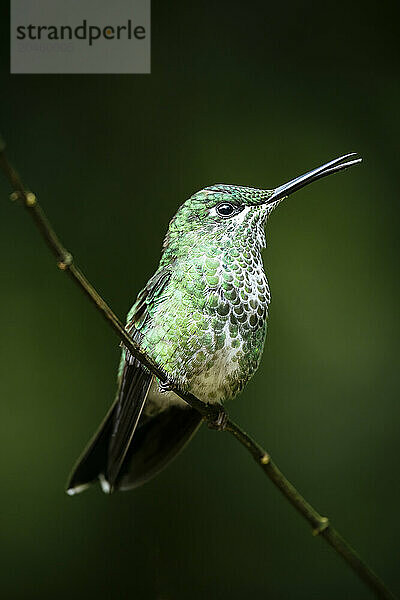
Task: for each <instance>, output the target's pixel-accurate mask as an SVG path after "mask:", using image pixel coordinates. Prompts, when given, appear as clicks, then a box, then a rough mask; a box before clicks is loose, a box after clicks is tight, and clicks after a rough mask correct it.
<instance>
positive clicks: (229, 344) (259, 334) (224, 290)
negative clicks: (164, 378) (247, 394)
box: [128, 186, 272, 402]
mask: <svg viewBox="0 0 400 600" xmlns="http://www.w3.org/2000/svg"><path fill="white" fill-rule="evenodd" d="M270 194H271V192H265V191H261V190H254V189H252V188H243V187H238V186H213V187H211V188H206V189H205V190H202V191H201V192H198V193H197V194H195V195H194V196H192V198H190V199H189V200H187V201H186V202H185V204H184V205H183V206H182V207H181V208H180V210H179V211H178V213H177V214H176V216H175V217H174V219H173V220H172V221H171V223H170V226H169V231H168V234H167V237H166V240H165V244H164V251H163V255H162V258H161V261H160V266H159V269H158V271H157V272H156V274H155V275H154V277H153V278H152V279H151V280H150V281H149V283H148V285H147V286H146V288H145V289H144V290H142V292H141V293H140V294H139V297H138V300H137V302H136V303H135V305H134V306H133V308H132V310H131V312H130V314H129V316H128V328H131V329H132V328H133V327H134V328H136V329H137V330H138V331H139V332H140V344H141V346H142V348H143V349H144V350H145V351H146V353H147V354H148V355H149V356H151V358H152V359H153V360H154V361H155V362H156V363H157V364H158V365H159V366H160V367H162V368H163V370H164V371H165V372H166V373H167V375H168V377H169V379H170V380H171V382H173V383H175V384H177V385H179V386H180V387H182V388H184V389H190V391H192V392H193V393H195V394H196V395H197V396H199V398H200V399H203V400H204V401H208V402H210V401H211V402H213V401H214V402H215V401H219V402H223V401H225V400H229V399H230V398H232V397H233V396H235V394H236V393H237V392H238V391H239V390H240V389H242V388H243V386H244V384H245V383H246V382H247V380H248V379H249V377H251V375H252V374H253V373H254V371H255V370H256V369H257V366H258V364H259V362H260V358H261V354H262V350H263V345H264V339H265V332H266V320H267V307H268V302H269V297H270V296H269V289H268V284H267V280H266V277H265V274H264V270H263V266H262V259H261V250H262V248H263V246H264V245H265V237H264V223H265V219H266V217H267V214H268V212H270V210H271V209H272V206H271V205H270V206H268V205H261V206H255V205H254V203H255V202H257V203H258V202H260V200H262V198H265V197H268V195H270ZM223 203H227V204H228V203H229V205H231V206H233V207H234V214H233V215H231V216H228V217H224V216H220V215H219V214H218V213H217V211H216V207H218V206H219V205H221V204H223ZM143 305H145V308H144V306H143Z"/></svg>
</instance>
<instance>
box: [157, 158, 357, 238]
mask: <svg viewBox="0 0 400 600" xmlns="http://www.w3.org/2000/svg"><path fill="white" fill-rule="evenodd" d="M360 162H361V158H357V157H356V153H354V152H353V153H351V154H346V155H344V156H341V157H339V158H336V159H334V160H331V161H330V162H327V163H325V164H324V165H322V166H320V167H317V168H316V169H313V170H312V171H308V172H307V173H305V174H304V175H300V176H299V177H296V178H295V179H292V180H291V181H289V182H287V183H284V184H283V185H280V186H279V187H277V188H275V189H270V190H261V189H257V188H250V187H243V186H238V185H225V184H217V185H212V186H210V187H207V188H204V189H203V190H200V191H199V192H196V193H195V194H194V195H193V196H191V197H190V198H189V199H188V200H186V202H185V203H184V204H182V206H181V207H180V208H179V210H178V212H177V213H176V215H175V217H174V218H173V219H172V221H171V222H170V226H169V231H168V234H167V237H166V239H165V243H164V247H166V246H168V245H169V244H170V242H171V241H172V240H175V241H176V242H177V243H179V244H183V246H186V247H187V246H188V245H189V246H191V245H193V243H196V240H198V239H199V237H200V238H201V237H202V236H206V237H207V238H210V236H211V239H215V240H217V241H218V240H220V239H221V238H222V239H224V240H226V239H232V238H237V237H238V236H240V237H245V238H246V239H247V241H248V243H250V244H251V241H252V240H253V241H254V242H255V243H258V245H260V246H264V245H265V236H264V225H265V222H266V220H267V218H268V216H269V214H270V213H271V212H272V211H273V209H274V208H276V206H278V204H280V203H281V202H282V200H283V199H284V198H286V197H287V196H289V195H291V194H293V193H294V192H296V191H297V190H299V189H301V188H302V187H304V186H306V185H308V184H309V183H312V182H314V181H317V180H318V179H321V178H322V177H326V176H327V175H331V174H333V173H338V172H339V171H342V170H343V169H347V168H348V167H351V166H352V165H355V164H358V163H360Z"/></svg>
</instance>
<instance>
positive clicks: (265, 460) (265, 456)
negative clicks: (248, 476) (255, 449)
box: [260, 452, 271, 465]
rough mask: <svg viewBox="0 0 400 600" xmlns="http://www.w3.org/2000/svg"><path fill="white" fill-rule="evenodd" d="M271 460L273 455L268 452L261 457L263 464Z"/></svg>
mask: <svg viewBox="0 0 400 600" xmlns="http://www.w3.org/2000/svg"><path fill="white" fill-rule="evenodd" d="M270 462H271V457H270V455H269V454H268V453H267V452H266V453H265V454H263V455H262V457H261V458H260V463H261V464H262V465H268V464H269V463H270Z"/></svg>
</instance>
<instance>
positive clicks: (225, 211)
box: [216, 202, 235, 217]
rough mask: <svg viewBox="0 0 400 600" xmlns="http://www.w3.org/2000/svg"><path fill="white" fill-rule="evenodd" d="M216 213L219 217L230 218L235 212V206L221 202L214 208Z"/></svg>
mask: <svg viewBox="0 0 400 600" xmlns="http://www.w3.org/2000/svg"><path fill="white" fill-rule="evenodd" d="M216 211H217V214H218V215H219V216H220V217H230V216H231V215H233V213H234V212H235V206H233V204H229V202H222V203H221V204H218V206H216Z"/></svg>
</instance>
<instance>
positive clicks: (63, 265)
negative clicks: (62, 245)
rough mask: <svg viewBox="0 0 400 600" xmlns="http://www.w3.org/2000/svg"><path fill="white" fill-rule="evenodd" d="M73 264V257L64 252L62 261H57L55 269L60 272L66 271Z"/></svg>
mask: <svg viewBox="0 0 400 600" xmlns="http://www.w3.org/2000/svg"><path fill="white" fill-rule="evenodd" d="M73 262H74V257H73V256H72V254H70V253H69V252H66V253H65V254H64V255H63V257H62V259H61V260H59V261H58V263H57V267H58V268H59V269H60V270H61V271H66V270H67V269H68V268H69V267H70V266H71V265H72V263H73Z"/></svg>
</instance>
